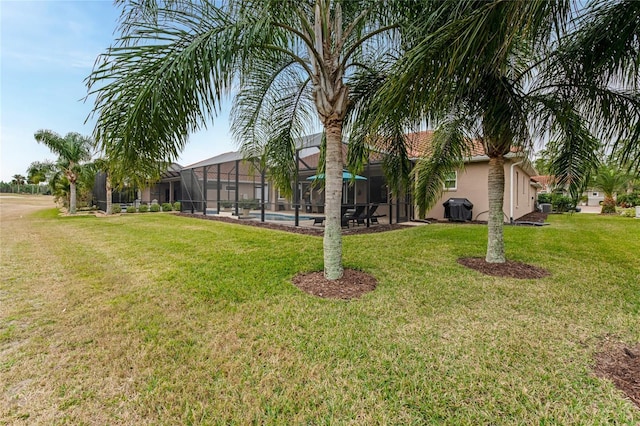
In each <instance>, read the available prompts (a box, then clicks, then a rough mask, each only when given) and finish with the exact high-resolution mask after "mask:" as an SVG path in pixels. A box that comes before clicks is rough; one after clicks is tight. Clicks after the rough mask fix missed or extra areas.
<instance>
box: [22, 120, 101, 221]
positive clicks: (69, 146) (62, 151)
mask: <svg viewBox="0 0 640 426" xmlns="http://www.w3.org/2000/svg"><path fill="white" fill-rule="evenodd" d="M34 137H35V139H36V141H38V142H40V143H43V144H44V145H46V146H47V147H48V148H49V149H50V150H51V151H52V152H53V153H55V154H57V155H58V160H57V162H56V167H57V168H58V169H59V170H60V171H61V172H62V173H63V175H64V177H65V178H66V179H67V180H68V184H69V213H70V214H75V213H76V182H77V181H78V177H79V175H80V172H81V167H82V163H83V162H85V161H89V160H90V159H91V147H92V146H93V141H92V140H91V138H89V137H86V136H82V135H80V134H79V133H73V132H72V133H67V134H66V135H65V137H61V136H60V135H58V134H57V133H55V132H53V131H51V130H38V131H37V132H36V133H35V135H34ZM55 180H56V182H60V179H59V177H58V178H57V179H55ZM53 188H54V185H52V190H53Z"/></svg>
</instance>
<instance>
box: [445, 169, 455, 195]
mask: <svg viewBox="0 0 640 426" xmlns="http://www.w3.org/2000/svg"><path fill="white" fill-rule="evenodd" d="M444 189H445V190H447V191H455V190H456V189H458V172H456V171H454V172H449V173H447V175H446V176H445V177H444Z"/></svg>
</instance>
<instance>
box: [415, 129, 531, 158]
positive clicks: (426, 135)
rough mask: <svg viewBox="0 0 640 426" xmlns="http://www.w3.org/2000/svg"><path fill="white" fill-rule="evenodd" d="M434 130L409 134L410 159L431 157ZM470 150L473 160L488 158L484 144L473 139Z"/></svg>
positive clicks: (512, 150)
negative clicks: (475, 158)
mask: <svg viewBox="0 0 640 426" xmlns="http://www.w3.org/2000/svg"><path fill="white" fill-rule="evenodd" d="M433 134H434V131H433V130H423V131H421V132H413V133H407V135H406V138H407V145H408V146H407V148H408V153H409V158H420V157H422V156H424V155H425V154H426V155H429V154H430V153H431V145H432V144H433ZM468 143H469V148H470V155H471V158H474V157H486V156H487V155H486V154H485V152H484V146H482V143H481V142H480V141H479V140H477V139H473V140H470V141H468ZM519 151H521V149H519V148H518V147H515V146H513V147H511V152H512V153H516V152H519Z"/></svg>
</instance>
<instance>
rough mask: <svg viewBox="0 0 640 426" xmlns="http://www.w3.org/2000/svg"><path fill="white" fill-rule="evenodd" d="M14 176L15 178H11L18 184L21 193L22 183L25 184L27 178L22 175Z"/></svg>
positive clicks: (12, 181)
mask: <svg viewBox="0 0 640 426" xmlns="http://www.w3.org/2000/svg"><path fill="white" fill-rule="evenodd" d="M12 177H13V179H12V180H11V183H12V184H13V185H17V186H18V193H20V185H24V184H25V179H26V178H25V177H24V176H22V175H13V176H12Z"/></svg>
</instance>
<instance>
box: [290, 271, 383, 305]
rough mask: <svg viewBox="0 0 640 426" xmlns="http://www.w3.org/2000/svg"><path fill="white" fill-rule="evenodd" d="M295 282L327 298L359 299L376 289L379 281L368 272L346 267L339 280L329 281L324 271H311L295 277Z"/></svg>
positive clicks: (304, 288)
mask: <svg viewBox="0 0 640 426" xmlns="http://www.w3.org/2000/svg"><path fill="white" fill-rule="evenodd" d="M293 284H294V285H295V286H296V287H298V288H299V289H300V290H302V291H304V292H306V293H309V294H312V295H314V296H318V297H323V298H325V299H343V300H349V299H357V298H359V297H360V296H362V295H363V294H365V293H369V292H370V291H373V290H375V288H376V285H378V282H377V281H376V279H375V278H374V277H373V276H371V275H369V274H367V273H366V272H362V271H356V270H355V269H345V270H344V275H343V276H342V278H340V279H339V280H335V281H329V280H328V279H326V278H325V277H324V272H322V271H319V272H309V273H306V274H298V275H296V276H295V277H293Z"/></svg>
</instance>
